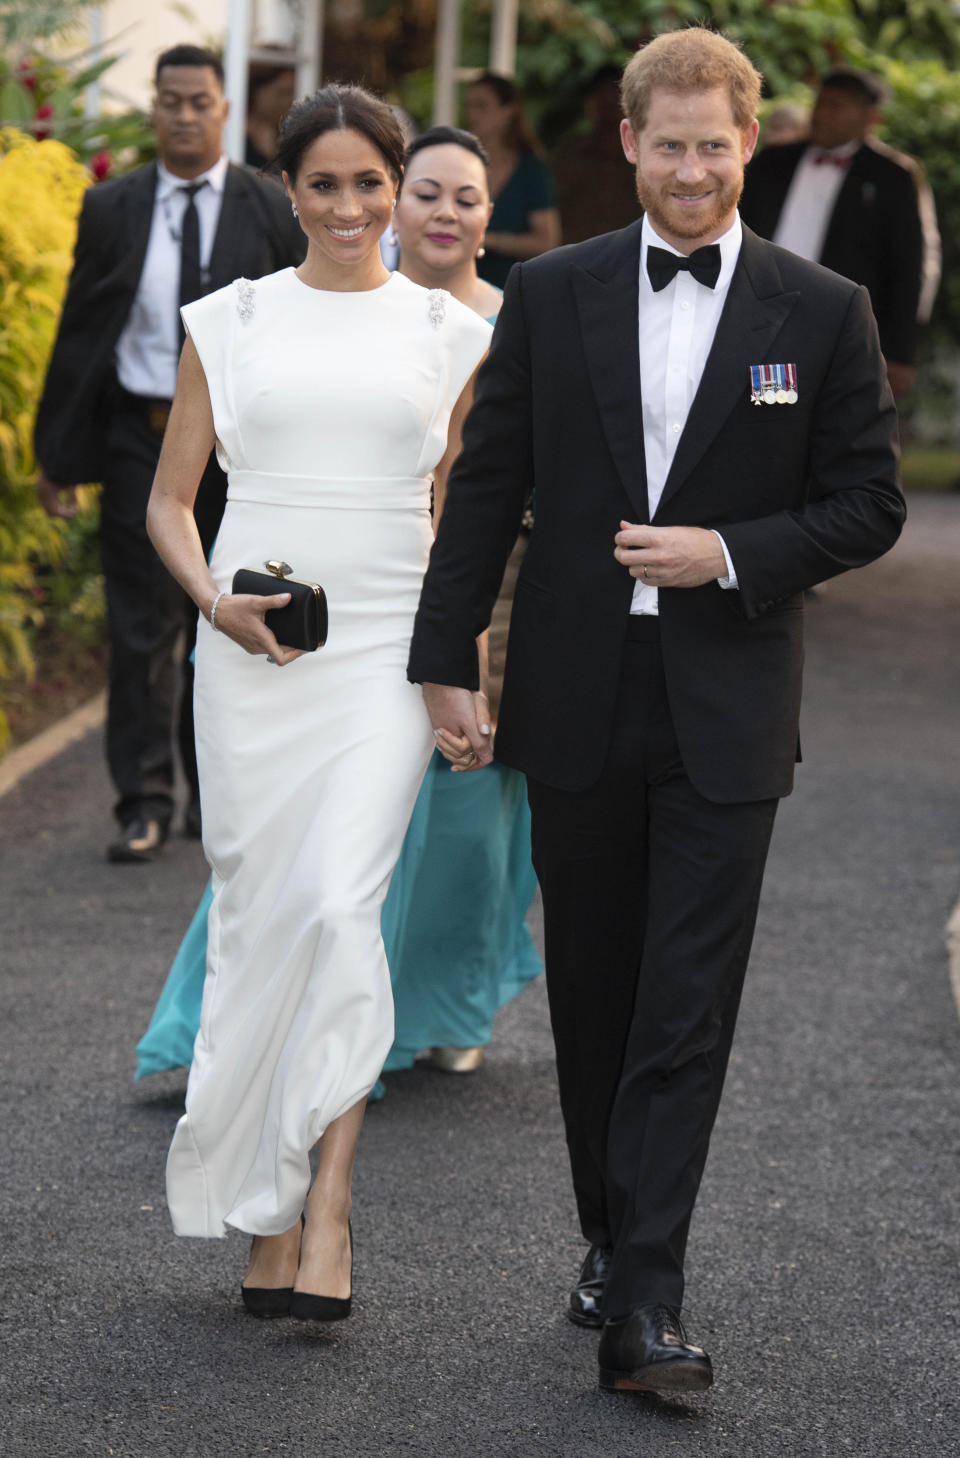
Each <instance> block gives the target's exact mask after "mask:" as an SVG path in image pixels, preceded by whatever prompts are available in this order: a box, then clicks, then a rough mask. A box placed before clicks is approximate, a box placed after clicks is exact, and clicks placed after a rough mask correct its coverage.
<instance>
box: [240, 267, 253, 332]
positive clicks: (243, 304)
mask: <svg viewBox="0 0 960 1458" xmlns="http://www.w3.org/2000/svg"><path fill="white" fill-rule="evenodd" d="M255 301H256V289H255V288H254V287H253V284H252V283H251V282H250V280H249V279H248V278H238V279H237V313H238V314H239V315H240V322H241V323H242V324H249V322H250V320H251V319H252V318H253V311H254V305H255Z"/></svg>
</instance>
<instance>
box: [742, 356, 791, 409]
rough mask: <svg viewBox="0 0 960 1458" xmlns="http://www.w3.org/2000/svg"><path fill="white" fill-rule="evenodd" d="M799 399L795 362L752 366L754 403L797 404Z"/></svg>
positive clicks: (751, 378)
mask: <svg viewBox="0 0 960 1458" xmlns="http://www.w3.org/2000/svg"><path fill="white" fill-rule="evenodd" d="M798 399H799V395H798V393H797V367H796V365H795V364H758V365H751V366H750V400H751V403H752V404H754V405H796V403H797V400H798Z"/></svg>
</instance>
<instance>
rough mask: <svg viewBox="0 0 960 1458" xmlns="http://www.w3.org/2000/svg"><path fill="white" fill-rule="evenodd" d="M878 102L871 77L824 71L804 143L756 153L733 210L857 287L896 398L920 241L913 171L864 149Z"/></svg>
mask: <svg viewBox="0 0 960 1458" xmlns="http://www.w3.org/2000/svg"><path fill="white" fill-rule="evenodd" d="M883 100H884V94H883V87H882V83H881V82H879V81H878V80H877V78H876V77H873V76H870V75H869V74H868V73H866V72H860V71H849V70H838V71H832V72H831V73H830V75H829V76H826V77H825V78H824V80H823V82H822V83H821V87H820V94H819V96H818V97H817V101H816V104H815V106H814V108H813V114H812V116H811V118H810V140H809V143H808V142H796V143H794V144H792V145H790V146H783V147H769V148H766V149H765V150H764V151H762V152H760V153H758V154H757V156H756V157H755V158H754V160H753V161H752V162H751V164H750V166H749V168H748V169H747V177H746V183H745V186H744V189H743V200H742V203H741V207H740V211H741V215H742V217H743V221H744V222H745V223H747V224H748V225H749V226H750V227H751V228H753V230H754V231H755V232H757V233H759V234H760V236H761V237H762V238H771V239H772V240H773V242H774V243H779V244H780V246H781V247H783V248H789V249H790V251H791V252H792V253H798V254H799V255H800V256H801V258H810V259H812V260H814V262H817V263H822V264H823V265H824V267H825V268H832V269H833V270H834V272H836V273H840V274H843V276H844V278H849V279H853V281H854V282H855V283H859V284H863V285H864V286H865V288H866V289H867V290H868V291H869V293H870V302H871V304H872V305H873V312H874V314H875V315H876V319H877V327H878V329H879V331H880V348H881V349H882V350H883V353H884V357H885V359H886V361H887V370H888V374H889V379H890V385H891V388H892V390H893V393H894V395H895V396H896V397H897V398H900V397H902V396H903V395H906V394H907V392H908V391H909V389H910V386H911V384H912V382H913V357H914V351H915V346H916V333H917V312H918V302H919V299H920V288H921V283H922V281H923V258H924V240H923V227H922V224H921V218H920V205H919V200H918V196H917V187H916V183H915V181H914V178H913V176H912V175H911V173H910V171H909V170H908V169H907V168H906V167H904V166H902V165H900V163H899V162H897V161H896V160H895V159H894V157H893V156H892V155H891V154H889V153H886V154H884V152H882V151H880V150H878V149H877V148H876V147H873V146H871V145H869V138H870V132H871V129H872V128H873V127H874V126H875V125H876V123H877V120H878V118H879V112H880V107H881V105H882V102H883Z"/></svg>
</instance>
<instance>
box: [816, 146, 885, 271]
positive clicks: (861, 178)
mask: <svg viewBox="0 0 960 1458" xmlns="http://www.w3.org/2000/svg"><path fill="white" fill-rule="evenodd" d="M873 156H874V153H873V152H871V150H870V148H869V147H868V146H867V145H866V144H864V145H863V146H862V147H861V148H860V150H859V151H858V152H855V153H854V155H853V157H852V159H851V162H850V166H849V167H848V168H847V174H846V176H845V177H844V179H843V186H842V187H841V188H840V191H839V192H838V193H837V197H836V201H835V202H834V205H833V211H832V212H831V214H830V221H829V223H828V224H827V231H826V235H825V237H824V240H823V248H822V249H821V250H820V262H821V263H822V264H823V265H824V267H825V268H835V269H836V271H837V272H838V273H843V274H845V276H846V277H847V278H852V277H853V275H852V274H851V273H849V272H848V269H849V267H850V263H849V259H848V257H847V255H848V253H849V240H850V239H851V238H858V237H859V236H860V233H861V230H862V229H863V228H870V227H872V226H874V225H875V203H876V200H877V186H876V183H875V182H874V180H873V166H872V161H873ZM834 260H837V261H838V262H839V263H840V264H841V265H842V266H841V267H837V262H835V261H834Z"/></svg>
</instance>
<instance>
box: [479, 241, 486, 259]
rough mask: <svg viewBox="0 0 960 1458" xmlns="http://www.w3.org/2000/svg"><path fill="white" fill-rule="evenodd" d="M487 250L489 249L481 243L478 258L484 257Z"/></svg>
mask: <svg viewBox="0 0 960 1458" xmlns="http://www.w3.org/2000/svg"><path fill="white" fill-rule="evenodd" d="M486 251H487V250H486V249H485V248H484V246H483V244H482V243H481V244H480V247H479V248H478V249H477V257H478V258H483V257H484V255H485V254H486Z"/></svg>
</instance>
